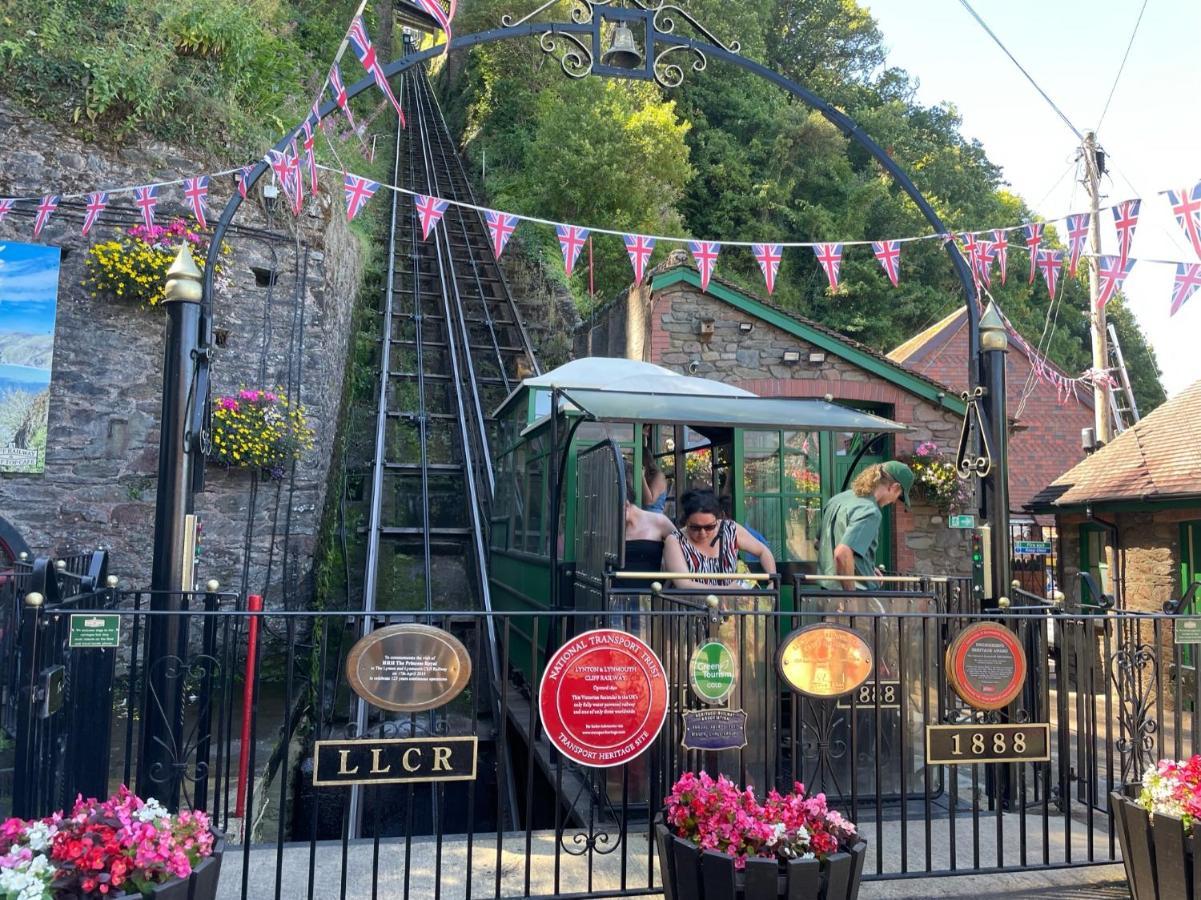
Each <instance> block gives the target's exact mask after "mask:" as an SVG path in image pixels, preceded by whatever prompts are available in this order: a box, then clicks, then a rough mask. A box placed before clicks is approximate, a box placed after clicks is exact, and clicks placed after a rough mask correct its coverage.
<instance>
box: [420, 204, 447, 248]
mask: <svg viewBox="0 0 1201 900" xmlns="http://www.w3.org/2000/svg"><path fill="white" fill-rule="evenodd" d="M413 201H414V202H415V203H416V204H417V215H418V216H420V217H421V237H422V240H427V241H428V240H429V237H430V232H431V231H433V230H434V226H435V225H437V224H438V223H439V222H440V221H442V216H443V215H445V214H446V209H447V207H448V206H450V204H449V203H448V202H447V201H445V200H442V199H441V198H439V197H430V196H427V195H426V194H417V195H416V196H414V197H413Z"/></svg>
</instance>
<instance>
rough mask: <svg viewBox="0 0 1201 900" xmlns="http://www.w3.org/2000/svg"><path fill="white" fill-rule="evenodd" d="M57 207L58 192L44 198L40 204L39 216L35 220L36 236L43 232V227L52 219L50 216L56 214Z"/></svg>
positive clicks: (34, 232) (34, 234) (34, 229)
mask: <svg viewBox="0 0 1201 900" xmlns="http://www.w3.org/2000/svg"><path fill="white" fill-rule="evenodd" d="M56 209H58V194H47V195H46V196H45V197H43V198H42V202H41V203H39V204H38V214H37V218H35V219H34V220H33V236H34V237H37V236H38V235H39V234H41V233H42V229H43V228H45V227H46V223H47V222H49V221H50V217H51V216H52V215H54V211H55V210H56Z"/></svg>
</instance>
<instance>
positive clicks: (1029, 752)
mask: <svg viewBox="0 0 1201 900" xmlns="http://www.w3.org/2000/svg"><path fill="white" fill-rule="evenodd" d="M1050 759H1051V726H1050V725H1049V724H1048V723H1046V722H1038V723H1035V724H1027V725H1010V724H1008V723H1006V724H1003V725H977V724H968V725H927V726H926V763H927V764H929V765H932V766H933V765H943V766H959V765H969V764H972V763H1001V762H1003V763H1011V762H1049V761H1050Z"/></svg>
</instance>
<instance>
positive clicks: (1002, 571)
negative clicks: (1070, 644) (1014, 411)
mask: <svg viewBox="0 0 1201 900" xmlns="http://www.w3.org/2000/svg"><path fill="white" fill-rule="evenodd" d="M1008 352H1009V334H1008V333H1007V331H1006V329H1005V320H1004V319H1002V318H1001V311H1000V310H999V309H997V304H996V303H994V302H993V301H991V300H990V301H989V304H988V308H987V309H985V310H984V315H983V316H981V317H980V353H981V356H982V357H983V363H984V364H983V365H982V366H981V369H982V370H983V371H982V373H981V374H982V376H983V381H984V383H983V388H984V393H985V398H984V399H985V402H984V404H983V407H984V408H983V413H984V416H983V419H984V421H983V422H982V423H981V427H982V428H984V429H986V430H987V432H988V437H989V439H990V440H989V443H990V444H991V448H992V466H991V467H990V470H989V472H988V474H987V475H986V476H985V477H984V478H983V479H982V480H981V483H982V484H983V486H984V512H985V515H986V516H987V518H988V523H989V525H991V526H992V546H991V554H992V596H993V597H994V598H997V597H1004V596H1008V594H1009V569H1010V559H1009V422H1008V420H1007V418H1006V411H1005V356H1006V354H1007V353H1008Z"/></svg>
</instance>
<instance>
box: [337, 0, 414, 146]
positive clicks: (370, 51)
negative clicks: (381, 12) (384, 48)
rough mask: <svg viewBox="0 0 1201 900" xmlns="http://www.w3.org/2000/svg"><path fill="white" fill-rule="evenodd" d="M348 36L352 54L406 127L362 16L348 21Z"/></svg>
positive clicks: (404, 126)
mask: <svg viewBox="0 0 1201 900" xmlns="http://www.w3.org/2000/svg"><path fill="white" fill-rule="evenodd" d="M348 36H349V38H350V47H351V49H352V50H354V55H355V56H357V57H358V58H359V62H361V63H362V64H363V68H364V69H366V70H367V74H368V75H370V76H371V77H372V78H374V79H375V84H376V86H377V87H378V88H379V89H380V90H381V91H383V92H384V96H385V97H387V98H388V100H390V101H391V103H392V106H393V108H394V109H395V110H396V114H397V115H398V116H400V127H401V128H408V127H409V126H408V125H407V124H406V123H405V114H404V110H403V109H401V108H400V101H399V100H397V99H396V95H395V94H393V93H392V86H391V85H390V84H388V77H387V76H386V75H384V67H383V66H382V65H381V64H380V61H379V57H378V56H377V55H376V53H375V47H373V46H372V45H371V38H370V37H368V36H367V26H366V25H364V24H363V17H362V16H355V19H354V21H353V22H351V23H350V32H349V35H348Z"/></svg>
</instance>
